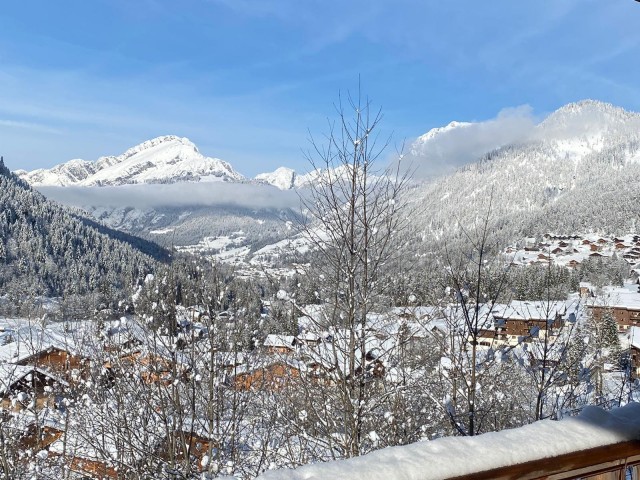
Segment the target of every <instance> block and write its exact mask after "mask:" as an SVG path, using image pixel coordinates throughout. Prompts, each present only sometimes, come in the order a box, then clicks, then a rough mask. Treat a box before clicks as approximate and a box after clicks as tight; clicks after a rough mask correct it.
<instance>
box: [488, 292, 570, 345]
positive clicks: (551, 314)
mask: <svg viewBox="0 0 640 480" xmlns="http://www.w3.org/2000/svg"><path fill="white" fill-rule="evenodd" d="M491 313H492V316H493V322H494V327H495V331H496V336H497V337H498V338H499V339H503V338H504V339H505V340H506V342H507V343H509V344H510V345H516V344H518V343H520V342H521V341H525V342H530V341H532V340H534V339H536V338H544V337H546V336H550V337H554V336H555V335H557V333H558V331H559V330H560V329H561V328H562V327H563V325H564V322H565V318H564V317H565V315H566V314H567V305H566V304H565V303H564V302H542V301H535V302H526V301H514V302H511V303H510V304H509V305H496V306H495V307H494V310H493V311H492V312H491Z"/></svg>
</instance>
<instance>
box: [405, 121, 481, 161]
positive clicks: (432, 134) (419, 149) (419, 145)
mask: <svg viewBox="0 0 640 480" xmlns="http://www.w3.org/2000/svg"><path fill="white" fill-rule="evenodd" d="M470 125H473V124H472V123H470V122H456V121H453V122H451V123H449V124H448V125H445V126H444V127H436V128H432V129H431V130H429V131H428V132H427V133H425V134H424V135H420V136H419V137H418V138H416V139H415V141H414V142H413V143H412V144H411V147H410V149H409V152H410V153H411V155H414V156H420V155H422V154H424V152H425V150H426V149H427V148H429V146H430V144H431V143H433V140H434V139H436V138H437V137H439V136H441V135H442V134H446V133H449V132H451V131H453V130H457V129H464V128H465V127H468V126H470Z"/></svg>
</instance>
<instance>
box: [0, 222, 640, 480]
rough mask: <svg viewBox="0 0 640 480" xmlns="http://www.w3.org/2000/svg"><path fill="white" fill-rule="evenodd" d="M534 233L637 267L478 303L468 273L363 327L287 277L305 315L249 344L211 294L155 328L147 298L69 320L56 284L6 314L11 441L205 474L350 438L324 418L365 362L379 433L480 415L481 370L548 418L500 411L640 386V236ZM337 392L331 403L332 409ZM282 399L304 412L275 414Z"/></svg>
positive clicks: (565, 409) (568, 410) (566, 409)
mask: <svg viewBox="0 0 640 480" xmlns="http://www.w3.org/2000/svg"><path fill="white" fill-rule="evenodd" d="M523 245H524V247H523V248H521V249H516V248H515V247H509V248H507V249H506V250H505V251H504V252H503V256H505V257H507V258H509V257H510V258H512V261H511V262H510V264H509V268H511V269H521V268H527V266H529V265H530V264H534V263H543V264H546V265H549V264H559V265H563V266H566V267H567V268H577V266H578V265H579V264H580V263H581V262H583V261H584V260H585V259H587V258H593V257H595V256H603V257H606V256H613V255H617V256H619V257H620V258H623V259H624V261H625V262H626V263H628V265H629V272H630V276H629V278H626V279H624V282H623V284H622V285H617V286H614V285H593V284H590V283H587V282H581V283H580V284H579V289H578V291H575V292H573V293H571V294H569V295H568V297H567V298H566V299H565V300H557V299H547V300H540V299H532V300H527V299H519V300H512V301H509V302H507V303H500V302H498V301H489V302H482V303H480V304H477V303H476V302H475V301H474V299H473V298H472V297H466V296H465V292H464V291H462V290H458V291H455V290H453V289H447V291H446V292H445V295H444V296H443V297H442V298H441V299H440V302H439V303H438V304H434V305H422V304H418V302H416V299H415V298H412V297H410V299H409V300H410V301H409V303H410V304H408V305H405V306H398V307H393V308H391V309H387V310H386V311H380V312H369V313H368V314H367V318H366V322H364V323H362V324H361V327H359V328H361V331H358V332H357V338H354V331H353V330H351V331H350V330H348V329H342V328H340V327H337V326H336V324H335V322H332V321H331V318H330V317H331V312H329V311H327V308H328V307H327V306H326V305H324V306H323V305H314V304H303V305H300V304H298V303H297V301H296V300H295V298H292V297H290V296H289V294H288V293H287V292H286V291H283V290H280V291H279V292H278V294H277V295H276V296H275V297H274V298H273V299H272V300H269V301H267V300H264V301H263V302H262V306H261V307H260V311H261V313H260V314H259V316H260V318H259V319H256V320H258V321H259V323H260V324H263V323H264V324H267V325H276V324H277V323H273V322H269V317H270V316H272V315H274V314H275V312H277V311H280V312H281V311H282V310H283V309H284V310H287V311H290V320H291V321H293V325H294V326H295V330H293V331H292V327H291V326H290V327H289V328H287V329H285V330H281V331H279V330H278V329H277V328H273V327H269V328H270V329H269V330H264V329H258V330H256V331H255V332H253V333H254V334H256V333H257V332H259V333H257V334H256V336H255V337H252V338H251V339H250V341H249V342H248V343H247V342H243V341H242V340H240V339H241V337H243V335H244V333H246V332H242V329H243V328H245V327H246V325H242V324H238V320H237V319H236V318H234V315H235V314H236V313H237V312H233V311H225V310H219V311H214V310H212V309H211V307H210V306H207V305H198V304H194V305H189V306H185V305H174V306H173V315H174V316H173V317H171V318H174V319H175V320H172V321H171V322H170V323H169V324H167V323H165V324H164V325H165V327H164V328H161V329H154V328H152V327H151V323H150V319H151V317H149V316H147V315H136V314H133V313H131V314H125V315H122V316H121V317H120V318H114V314H113V313H109V311H102V312H96V315H95V316H94V318H92V319H90V320H79V321H55V320H52V319H53V318H54V317H55V314H54V312H55V310H56V309H57V308H59V306H57V305H56V302H55V301H51V300H45V301H43V302H42V304H41V306H40V309H39V310H38V312H39V315H36V316H34V317H32V318H4V319H0V362H1V363H0V373H1V376H0V395H1V403H0V408H1V409H2V419H3V430H2V431H3V435H4V442H5V443H4V444H5V445H10V443H11V442H12V441H13V442H17V444H18V445H19V449H18V450H16V451H18V452H22V453H20V454H19V456H21V457H22V458H16V459H15V461H17V462H19V464H21V465H23V467H24V469H25V472H32V473H34V474H36V475H38V472H41V473H42V474H45V473H46V474H47V475H50V474H52V473H55V472H70V473H69V474H71V475H77V476H78V478H81V477H82V476H83V475H85V476H91V477H92V478H104V479H110V478H114V479H115V478H122V477H121V476H122V475H125V476H126V475H131V472H133V471H136V472H139V471H147V472H154V471H155V472H160V473H158V474H159V475H160V474H161V473H162V472H161V471H160V470H157V469H158V468H160V469H161V470H162V469H165V470H168V471H171V470H170V469H172V468H175V469H179V470H180V471H186V472H191V473H193V474H199V472H207V471H209V472H210V471H212V468H211V466H212V464H215V465H216V466H215V469H214V471H216V472H225V471H228V472H229V473H232V472H235V474H236V475H237V474H238V470H240V469H242V471H244V472H245V474H247V475H249V474H251V472H255V473H257V472H259V470H260V469H261V462H264V461H267V460H268V461H269V462H270V463H271V465H272V466H276V465H277V466H288V465H295V464H296V458H297V457H298V456H299V455H302V454H305V455H317V458H326V457H327V456H329V457H330V456H331V452H332V450H341V449H346V448H348V442H347V440H345V439H343V438H335V437H334V438H332V437H331V436H329V437H323V435H326V434H327V432H330V431H331V428H328V429H327V430H324V429H323V428H321V427H319V425H321V424H322V425H323V426H327V425H326V424H330V423H332V420H331V419H330V418H326V416H327V415H329V416H331V415H335V413H330V412H331V410H330V409H331V404H332V403H334V402H335V406H338V405H340V404H341V400H340V397H341V395H342V393H341V391H342V389H343V388H345V385H347V384H348V382H347V381H348V380H349V379H350V378H352V377H359V378H362V379H364V383H363V385H364V387H365V389H364V390H363V392H362V395H363V397H362V398H363V400H362V402H363V405H364V408H370V409H371V411H370V413H371V414H373V412H377V413H376V415H379V416H380V417H381V418H382V424H377V426H376V422H377V421H374V422H371V421H370V420H368V422H369V423H368V425H367V427H368V428H372V430H371V431H370V433H369V434H368V436H367V439H366V443H368V444H369V445H370V447H369V448H375V447H378V446H380V445H381V444H385V442H388V444H392V440H391V439H390V436H393V435H398V433H397V431H396V430H397V428H398V427H399V426H400V425H402V428H404V429H405V430H406V429H407V427H409V426H410V428H413V429H416V430H415V431H413V432H412V433H411V435H408V436H407V439H410V438H416V439H419V438H437V437H438V436H440V435H442V434H443V433H445V432H447V431H448V430H449V429H450V428H452V426H453V428H460V429H461V428H463V424H464V420H462V421H461V423H460V424H458V423H457V421H458V416H457V415H458V413H457V412H456V410H457V409H461V407H460V405H457V404H456V403H455V402H456V400H455V399H452V397H451V396H452V395H453V396H455V395H456V391H457V390H459V389H460V385H457V384H456V383H457V382H468V381H469V380H468V379H467V377H468V376H469V375H470V373H471V372H472V371H473V374H474V377H475V381H478V382H479V384H478V386H477V388H478V389H480V388H482V389H486V390H487V391H490V392H491V393H490V394H489V395H487V399H486V401H487V402H489V404H490V405H491V406H490V408H491V409H496V408H498V409H499V407H498V405H500V404H503V403H504V404H509V405H511V407H510V408H511V409H513V410H514V411H518V410H519V409H522V410H523V411H524V410H525V409H526V408H527V407H526V403H527V402H531V401H534V402H535V401H536V400H535V399H536V398H537V402H538V405H537V407H536V408H537V410H536V416H535V417H531V418H528V419H527V418H526V417H527V416H526V415H524V414H523V415H524V416H523V417H521V418H518V419H515V418H511V419H509V418H505V419H500V420H497V419H496V420H495V422H496V423H495V425H492V426H491V427H490V428H503V427H504V426H509V425H517V424H518V423H526V422H527V421H530V420H535V419H540V418H561V417H563V416H566V415H571V414H572V412H573V411H574V410H575V411H579V410H580V409H581V408H582V406H583V405H587V404H591V405H602V406H610V405H616V404H619V403H620V401H621V400H622V399H625V401H631V400H637V399H638V398H639V397H640V388H639V387H638V383H637V382H638V380H637V379H638V378H640V284H639V282H638V272H639V270H638V265H637V263H636V262H637V261H638V258H639V256H640V255H639V252H640V237H639V236H637V235H626V236H623V237H619V238H611V239H610V238H606V237H599V236H594V235H588V236H579V235H574V236H558V235H550V234H547V235H545V236H544V237H543V239H542V240H541V241H540V242H535V241H534V240H533V239H527V240H525V242H524V243H523ZM505 263H507V262H506V261H505ZM153 281H154V279H153V277H151V276H150V277H149V278H147V282H153ZM140 290H141V289H139V291H138V293H137V294H136V295H135V296H136V297H139V296H140ZM135 300H139V299H138V298H136V299H135ZM412 301H413V302H412ZM153 308H155V307H153ZM288 325H291V323H288ZM354 340H355V342H356V343H355V348H354ZM361 340H362V341H361ZM363 347H364V348H363ZM471 355H473V357H472V356H471ZM470 362H475V363H473V364H472V363H470ZM474 365H475V367H474ZM518 382H520V383H518ZM480 383H481V384H482V387H480ZM436 384H437V385H438V387H435V385H436ZM532 384H533V387H532ZM418 388H420V389H427V390H428V395H429V396H431V397H432V398H431V400H430V401H431V402H432V403H433V404H432V405H431V407H428V406H427V405H426V404H427V403H428V402H429V400H424V399H423V400H422V401H423V402H425V405H424V407H423V409H422V410H421V414H419V415H418V418H410V417H411V414H409V413H408V412H406V411H398V410H395V408H397V405H393V404H389V403H387V402H386V401H385V400H382V398H385V397H388V396H391V395H397V393H398V392H399V391H403V392H412V389H418ZM525 390H529V391H526V392H525ZM460 392H464V388H463V389H462V390H461V391H460ZM479 392H480V390H479ZM482 394H483V395H484V391H482ZM477 396H478V398H477V399H476V401H477V402H478V404H480V397H481V394H480V393H478V395H477ZM433 397H435V398H433ZM396 401H397V399H396ZM458 401H460V400H458ZM517 402H522V403H523V405H517ZM438 404H440V405H438ZM320 405H322V406H323V408H328V409H329V410H328V411H325V413H324V414H322V413H321V412H319V411H318V408H320ZM442 405H444V406H445V407H444V408H446V410H447V411H448V418H447V419H446V421H444V422H442V421H439V422H437V421H436V422H434V421H433V418H434V416H433V415H434V412H433V411H429V410H430V409H435V410H436V411H437V409H439V408H442ZM276 406H277V407H276ZM274 408H277V409H278V411H279V409H280V408H283V409H285V410H287V413H286V414H285V413H280V414H278V415H276V416H275V417H274V415H273V414H272V413H269V414H266V413H265V411H269V412H273V410H272V409H274ZM381 408H382V409H381ZM461 410H462V411H464V408H462V409H461ZM403 415H404V416H405V417H406V418H402V416H403ZM513 415H514V416H515V415H516V414H513ZM314 417H315V423H316V425H315V426H314V421H311V419H313V418H314ZM123 418H126V420H125V421H124V424H123V423H122V419H123ZM401 419H402V420H401ZM429 421H431V422H432V425H431V426H428V423H429ZM420 422H423V424H422V425H419V423H420ZM511 422H513V423H511ZM301 435H302V437H301ZM314 435H315V438H313V436H314ZM329 435H330V434H329ZM385 435H386V436H388V437H389V438H388V439H387V438H385ZM303 438H304V440H303ZM230 441H231V442H232V443H230ZM305 450H306V453H305ZM4 452H5V453H4V454H5V455H6V454H7V452H8V450H7V449H6V448H5V450H4ZM169 452H171V453H169ZM126 472H129V473H126ZM126 478H129V477H128V476H126ZM203 478H204V477H203ZM207 478H208V477H207Z"/></svg>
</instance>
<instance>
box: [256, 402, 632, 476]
mask: <svg viewBox="0 0 640 480" xmlns="http://www.w3.org/2000/svg"><path fill="white" fill-rule="evenodd" d="M259 478H263V479H264V480H339V479H340V480H341V479H345V480H347V479H348V480H569V479H584V480H640V404H639V403H634V402H632V403H629V404H627V405H626V406H624V407H621V408H617V409H613V410H611V411H605V410H603V409H601V408H598V407H586V408H585V409H584V410H583V411H582V412H581V413H580V415H578V417H570V418H568V419H566V420H561V421H552V420H543V421H541V422H536V423H533V424H531V425H525V426H523V427H520V428H515V429H511V430H504V431H501V432H493V433H487V434H483V435H478V436H474V437H447V438H439V439H436V440H433V441H427V442H418V443H414V444H411V445H406V446H401V447H391V448H385V449H382V450H378V451H375V452H372V453H370V454H368V455H363V456H361V457H356V458H351V459H347V460H339V461H335V462H328V463H324V464H321V463H320V464H314V465H307V466H303V467H300V468H298V469H295V470H280V471H278V470H275V471H269V472H265V473H264V474H263V476H261V477H259Z"/></svg>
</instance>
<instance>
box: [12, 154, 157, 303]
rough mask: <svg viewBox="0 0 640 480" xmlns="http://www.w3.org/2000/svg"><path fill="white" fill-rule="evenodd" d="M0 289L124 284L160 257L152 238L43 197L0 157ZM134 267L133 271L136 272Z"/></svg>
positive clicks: (56, 292)
mask: <svg viewBox="0 0 640 480" xmlns="http://www.w3.org/2000/svg"><path fill="white" fill-rule="evenodd" d="M0 217H2V218H3V221H0V260H1V262H2V265H3V268H2V274H1V275H0V291H1V292H3V294H4V293H6V292H9V291H15V293H16V295H17V298H20V297H23V296H27V295H48V296H62V295H63V294H64V293H68V292H73V293H84V292H88V291H90V290H92V289H94V290H95V289H96V285H97V284H98V282H104V284H105V285H109V286H110V288H113V289H114V290H115V289H119V288H123V289H124V288H126V287H128V286H130V285H131V283H132V282H135V281H137V280H138V278H136V276H137V275H138V274H139V273H144V272H150V271H152V269H153V268H154V258H155V259H156V260H162V261H165V260H167V259H168V258H169V252H168V251H167V250H164V249H162V248H161V247H159V246H158V245H157V244H154V243H151V242H148V241H144V240H142V239H140V238H137V237H133V236H131V235H127V234H124V233H122V232H119V231H114V230H111V229H108V228H106V227H105V226H103V225H100V224H97V223H95V222H94V221H92V220H90V219H88V218H86V217H84V216H81V215H79V214H78V213H77V211H74V210H70V209H68V208H65V207H63V206H61V205H59V204H57V203H56V202H52V201H49V200H47V199H46V198H45V197H44V196H42V195H41V194H40V193H38V192H37V191H35V190H33V189H31V188H30V187H29V186H28V185H27V184H26V183H25V182H21V181H20V180H18V178H17V177H16V176H15V175H13V174H11V173H10V172H9V171H8V169H6V168H5V166H4V164H3V163H2V161H1V160H0ZM135 272H138V273H135Z"/></svg>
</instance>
